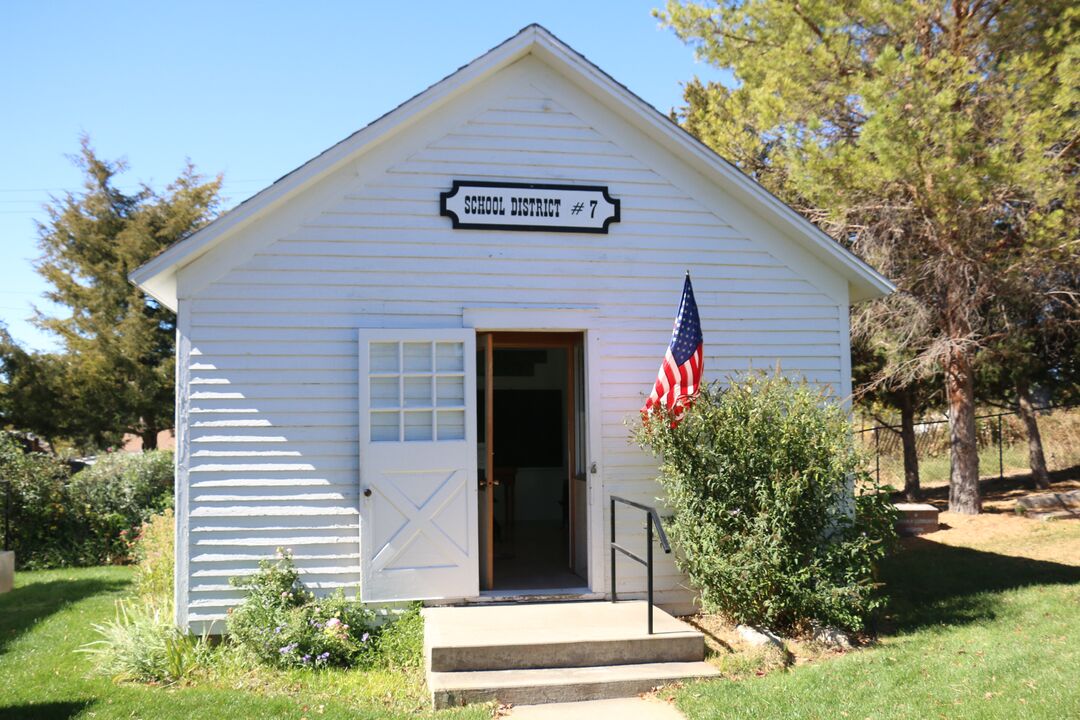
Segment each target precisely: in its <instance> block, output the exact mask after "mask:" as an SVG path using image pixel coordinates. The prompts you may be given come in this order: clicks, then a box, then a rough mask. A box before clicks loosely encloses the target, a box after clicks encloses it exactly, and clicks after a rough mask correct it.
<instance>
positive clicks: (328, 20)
mask: <svg viewBox="0 0 1080 720" xmlns="http://www.w3.org/2000/svg"><path fill="white" fill-rule="evenodd" d="M661 4H662V2H661V0H652V1H646V2H641V1H639V0H611V1H610V2H586V1H584V0H578V1H577V2H561V1H553V0H545V1H544V2H539V3H517V2H510V1H509V0H503V2H479V1H477V2H445V1H443V2H426V1H420V0H413V1H412V2H408V3H393V2H390V3H387V2H379V3H374V2H370V3H369V2H355V1H354V2H305V3H297V2H258V3H256V2H228V1H226V0H218V2H198V1H194V2H192V1H188V2H182V3H169V4H165V3H159V2H147V1H146V0H142V2H116V1H107V0H99V2H95V3H86V2H58V1H55V0H54V1H50V2H40V1H39V0H31V1H28V2H27V1H20V0H17V1H11V0H9V1H8V2H5V3H4V4H3V6H2V7H0V102H2V106H3V108H4V111H3V112H2V113H0V247H2V248H3V254H2V260H3V261H2V262H0V320H2V321H3V322H5V323H6V324H7V325H8V328H9V329H10V331H11V332H12V334H13V335H14V336H15V338H16V339H17V340H19V341H20V342H22V343H24V344H26V345H28V346H30V347H34V348H38V349H51V348H53V347H55V345H54V343H53V340H52V339H51V338H50V337H49V336H47V335H45V334H43V333H41V332H39V331H38V330H37V329H36V328H34V327H33V326H32V325H31V324H30V323H29V322H27V318H28V317H29V316H30V315H31V304H32V303H37V304H38V305H39V306H40V307H43V308H47V305H46V304H44V303H43V301H42V300H41V293H42V292H43V291H44V290H45V285H44V283H43V282H42V281H41V280H40V278H39V277H38V276H37V275H36V273H34V271H33V268H32V266H31V260H32V259H33V258H34V257H36V255H37V249H36V230H35V224H34V223H35V220H41V219H43V218H44V217H45V216H44V213H43V212H42V210H41V206H42V204H43V203H45V202H47V201H48V199H49V196H50V194H53V195H56V194H59V193H61V192H63V191H64V190H66V189H77V188H78V187H79V185H80V178H79V174H78V172H77V171H76V170H75V168H74V167H73V166H72V165H71V163H70V161H69V160H68V159H67V157H66V156H67V155H68V154H70V153H73V152H75V151H76V150H77V149H78V138H79V135H80V134H81V133H83V132H86V133H89V134H90V136H91V139H92V142H93V145H94V147H95V148H96V149H97V151H98V153H99V154H100V155H101V156H102V157H104V158H108V159H117V158H124V159H126V160H127V162H128V163H129V165H130V170H129V171H128V173H127V174H126V175H124V176H123V177H122V178H121V179H120V180H119V182H118V184H119V185H120V186H121V187H124V188H127V187H133V186H134V185H135V184H136V183H137V182H138V181H143V182H147V183H148V184H150V185H152V186H154V187H162V186H164V185H165V184H166V183H168V182H169V181H170V180H172V179H173V178H174V177H175V176H176V175H177V174H178V173H179V172H180V170H181V169H182V167H183V164H184V161H185V158H190V159H191V160H192V161H193V162H194V163H195V165H196V167H197V168H198V169H199V170H200V171H201V172H203V173H205V174H208V175H212V174H216V173H219V172H221V173H224V176H225V195H226V196H227V199H228V200H227V203H226V206H227V207H228V206H231V205H234V204H236V203H237V202H239V201H240V200H243V199H244V198H246V197H248V196H249V195H251V194H253V193H254V192H256V191H258V190H259V189H261V188H262V187H264V186H265V185H267V184H269V183H270V182H272V181H273V180H274V179H275V178H278V177H280V176H281V175H283V174H285V173H286V172H288V171H289V170H291V169H293V168H295V167H296V166H298V165H300V164H302V163H303V162H305V161H306V160H308V159H310V158H311V157H313V156H315V155H316V154H318V153H319V152H321V151H322V150H324V149H326V148H327V147H329V146H330V145H332V144H334V143H336V142H337V141H338V140H341V139H342V138H343V137H345V136H347V135H348V134H350V133H352V132H353V131H355V130H357V129H358V128H360V127H362V126H364V125H365V124H367V123H368V122H370V121H371V120H373V119H375V118H376V117H378V116H379V115H381V114H383V113H384V112H386V111H387V110H389V109H391V108H393V107H395V106H396V105H398V104H399V103H401V102H402V101H403V100H406V99H408V98H409V97H411V96H412V95H414V94H416V93H417V92H419V91H420V90H423V89H424V88H425V87H427V86H428V85H430V84H431V83H433V82H435V81H437V80H439V79H440V78H442V77H443V76H445V75H447V74H448V73H450V72H452V71H453V70H455V69H457V68H458V67H460V66H461V65H463V64H465V63H466V62H468V61H470V60H472V59H473V58H475V57H476V56H477V55H480V54H482V53H483V52H484V51H486V50H488V49H489V48H491V47H492V46H494V45H496V44H497V43H499V42H501V41H502V40H504V39H506V38H507V37H509V36H510V35H512V34H514V33H515V32H517V31H518V30H519V29H521V28H522V27H524V26H525V25H528V24H529V23H532V22H539V23H541V24H542V25H544V26H545V27H547V28H548V29H549V30H551V31H552V32H553V33H555V34H556V35H558V36H559V37H560V38H561V39H562V40H564V41H565V42H567V43H568V44H570V45H571V46H572V47H574V48H575V49H577V50H578V51H579V52H581V53H583V54H584V55H585V56H586V57H588V58H589V59H590V60H592V61H593V62H594V63H596V64H597V65H599V66H600V67H601V68H603V69H604V70H606V71H607V72H608V73H609V74H611V75H612V76H614V77H615V78H616V79H617V80H619V81H620V82H622V83H623V84H625V85H627V86H628V87H629V88H630V89H631V90H633V91H634V92H636V93H637V94H638V95H640V96H641V97H643V98H644V99H645V100H647V101H648V102H650V103H652V104H653V105H654V106H656V107H657V108H659V109H660V110H662V111H664V112H667V111H668V110H670V109H671V108H672V107H675V106H678V105H680V104H681V87H680V83H682V82H684V81H686V80H689V79H690V78H692V77H693V76H695V75H697V76H699V77H702V78H705V79H717V78H719V77H720V74H719V72H718V71H716V70H714V69H712V68H710V67H708V66H706V65H702V64H700V63H697V62H696V61H695V59H694V56H693V51H692V50H691V49H690V48H688V47H686V46H685V45H683V44H682V43H681V42H680V41H679V40H678V39H677V38H676V37H675V36H674V34H673V33H672V32H671V31H670V30H665V29H661V28H660V27H659V26H658V23H657V21H656V20H655V19H654V18H653V17H652V16H651V14H650V10H651V9H652V8H654V7H657V6H659V5H661Z"/></svg>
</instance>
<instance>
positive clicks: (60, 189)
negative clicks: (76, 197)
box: [0, 179, 273, 193]
mask: <svg viewBox="0 0 1080 720" xmlns="http://www.w3.org/2000/svg"><path fill="white" fill-rule="evenodd" d="M271 182H273V180H260V179H250V180H225V181H224V182H223V183H222V186H223V187H229V186H230V185H251V184H254V183H263V184H267V185H268V184H270V183H271ZM113 187H114V188H116V189H117V190H120V191H123V192H128V191H131V190H139V189H141V188H142V186H141V185H124V186H120V185H114V186H113ZM82 189H84V188H79V190H82ZM79 190H75V189H72V188H69V187H66V188H64V187H52V188H0V193H43V192H78V191H79Z"/></svg>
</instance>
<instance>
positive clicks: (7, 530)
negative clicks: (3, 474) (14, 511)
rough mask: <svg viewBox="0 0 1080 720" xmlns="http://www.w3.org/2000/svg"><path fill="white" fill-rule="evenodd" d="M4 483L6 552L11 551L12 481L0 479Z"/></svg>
mask: <svg viewBox="0 0 1080 720" xmlns="http://www.w3.org/2000/svg"><path fill="white" fill-rule="evenodd" d="M0 482H2V483H4V547H3V549H4V550H11V481H10V480H4V479H2V478H0Z"/></svg>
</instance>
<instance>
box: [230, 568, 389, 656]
mask: <svg viewBox="0 0 1080 720" xmlns="http://www.w3.org/2000/svg"><path fill="white" fill-rule="evenodd" d="M232 584H233V585H235V586H236V587H239V588H242V589H244V590H246V591H247V597H246V598H245V599H244V602H243V603H241V604H240V605H239V606H238V607H236V608H234V609H232V611H231V612H230V613H229V616H228V631H229V635H230V639H231V640H232V641H233V642H235V643H236V644H237V645H238V646H239V647H240V648H241V649H242V650H243V651H244V652H245V653H246V654H247V655H249V656H250V657H251V658H253V659H255V660H256V661H258V662H259V663H262V664H264V665H271V666H274V667H282V668H287V667H310V668H318V667H327V666H338V667H349V666H360V667H370V666H372V665H373V664H375V661H376V658H377V649H376V642H375V637H374V635H375V633H376V631H375V628H374V627H373V626H372V619H373V614H372V613H371V611H370V610H368V609H367V608H365V607H364V606H363V605H361V604H360V603H359V602H356V601H352V600H348V599H346V597H345V593H344V592H343V591H342V590H338V591H337V592H336V593H335V594H333V595H331V596H329V597H323V598H316V597H315V596H314V594H312V593H311V592H310V591H309V590H308V589H307V588H306V587H304V584H303V583H302V582H300V576H299V572H298V571H297V569H296V566H295V565H294V564H293V561H292V557H291V555H290V554H289V553H288V552H286V551H283V550H280V549H279V550H278V560H277V561H274V562H271V561H268V560H264V561H262V562H261V563H259V571H258V572H257V573H256V574H254V575H252V576H250V577H246V578H233V580H232Z"/></svg>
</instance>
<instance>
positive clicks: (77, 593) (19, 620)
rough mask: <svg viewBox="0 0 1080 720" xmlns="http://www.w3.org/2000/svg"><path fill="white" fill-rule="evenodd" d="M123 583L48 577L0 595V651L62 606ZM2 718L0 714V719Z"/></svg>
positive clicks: (121, 581)
mask: <svg viewBox="0 0 1080 720" xmlns="http://www.w3.org/2000/svg"><path fill="white" fill-rule="evenodd" d="M125 585H127V582H126V581H124V580H102V579H99V578H83V579H78V580H49V581H46V582H39V583H32V584H30V585H24V586H22V587H18V588H15V589H14V590H12V591H11V592H8V593H5V594H3V595H0V654H3V653H4V651H5V650H7V646H8V645H9V644H10V643H12V642H13V641H14V640H16V639H17V638H18V637H19V636H21V635H22V634H23V633H25V632H27V631H28V630H30V629H31V628H33V627H34V625H35V624H36V623H38V622H40V621H42V620H44V619H45V618H47V617H49V616H50V615H52V614H53V613H56V612H59V611H60V610H62V609H63V608H64V606H66V605H69V604H70V603H75V602H78V601H80V600H84V599H86V598H88V597H90V596H91V595H97V594H98V593H103V592H112V591H115V590H119V589H121V588H123V587H124V586H125ZM4 717H5V716H3V715H0V720H3V718H4ZM23 717H36V716H23ZM50 717H51V716H50Z"/></svg>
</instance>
